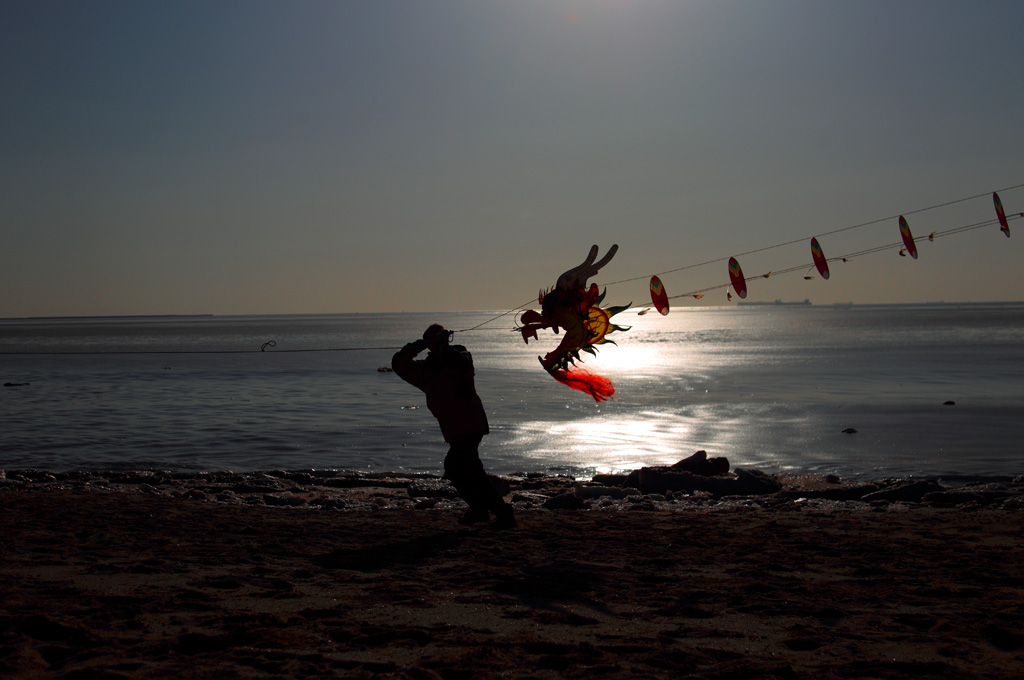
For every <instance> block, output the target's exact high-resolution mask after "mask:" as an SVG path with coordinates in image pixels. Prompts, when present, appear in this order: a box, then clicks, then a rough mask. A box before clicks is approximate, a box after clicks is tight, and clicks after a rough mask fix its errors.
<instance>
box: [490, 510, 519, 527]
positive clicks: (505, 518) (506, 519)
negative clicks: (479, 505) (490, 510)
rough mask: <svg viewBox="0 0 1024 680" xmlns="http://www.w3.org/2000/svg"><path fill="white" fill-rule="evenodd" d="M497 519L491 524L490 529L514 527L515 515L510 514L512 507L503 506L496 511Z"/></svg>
mask: <svg viewBox="0 0 1024 680" xmlns="http://www.w3.org/2000/svg"><path fill="white" fill-rule="evenodd" d="M495 514H496V515H497V519H495V520H494V522H493V523H492V524H491V528H492V529H515V528H516V517H515V515H513V514H512V508H511V507H509V506H507V505H506V506H505V507H504V508H502V509H501V510H499V511H498V512H497V513H495Z"/></svg>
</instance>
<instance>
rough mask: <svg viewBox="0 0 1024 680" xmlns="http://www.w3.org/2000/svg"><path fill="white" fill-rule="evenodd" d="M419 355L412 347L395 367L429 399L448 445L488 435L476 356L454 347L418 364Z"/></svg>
mask: <svg viewBox="0 0 1024 680" xmlns="http://www.w3.org/2000/svg"><path fill="white" fill-rule="evenodd" d="M418 351H419V348H418V347H417V343H409V344H408V345H406V346H405V347H403V348H402V349H401V350H399V351H398V352H396V353H395V356H394V357H392V359H391V367H392V368H393V369H394V370H395V373H397V374H398V376H399V377H400V378H402V380H405V381H406V382H407V383H410V384H412V385H415V386H416V387H418V388H420V389H421V390H423V392H424V393H425V394H426V395H427V408H429V409H430V412H431V413H433V414H434V417H435V418H437V422H438V424H439V425H440V426H441V434H442V435H444V439H445V441H447V442H450V441H452V438H453V437H458V436H459V435H467V434H479V435H485V434H487V433H488V432H489V431H490V430H489V428H488V427H487V414H486V413H485V412H484V405H483V402H481V401H480V397H479V396H478V395H477V393H476V386H475V385H474V382H473V375H474V371H473V355H471V354H470V353H469V351H468V350H467V349H466V348H465V347H463V346H462V345H451V346H448V347H446V348H445V349H444V350H443V351H441V352H431V353H430V354H429V355H428V356H427V358H426V359H422V360H419V361H417V360H415V359H414V357H415V356H416V354H417V353H418Z"/></svg>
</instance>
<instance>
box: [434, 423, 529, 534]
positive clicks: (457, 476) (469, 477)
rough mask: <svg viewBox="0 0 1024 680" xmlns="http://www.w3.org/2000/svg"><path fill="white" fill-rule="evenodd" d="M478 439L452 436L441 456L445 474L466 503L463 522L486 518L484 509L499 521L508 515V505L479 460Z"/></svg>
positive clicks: (509, 513) (471, 436)
mask: <svg viewBox="0 0 1024 680" xmlns="http://www.w3.org/2000/svg"><path fill="white" fill-rule="evenodd" d="M482 438H483V436H482V435H469V436H464V437H459V438H457V439H454V440H453V441H452V442H451V448H450V449H449V451H448V455H447V456H446V457H445V459H444V470H445V477H447V478H448V480H449V481H450V482H451V483H452V485H453V486H454V487H455V490H456V491H458V492H459V495H460V496H462V499H463V500H464V501H466V503H467V504H468V505H469V512H467V513H466V516H465V517H464V519H465V520H467V522H471V521H484V520H486V519H488V518H489V515H488V514H487V513H488V511H491V512H494V513H495V514H496V515H497V516H498V518H499V520H500V519H502V517H506V518H508V517H511V514H512V508H511V507H510V506H508V505H507V504H506V503H505V501H504V499H503V498H502V497H501V496H500V495H499V494H498V492H497V490H495V488H494V486H493V485H492V484H491V482H490V480H489V479H488V478H487V473H486V472H484V466H483V463H482V462H480V454H479V452H478V449H479V446H480V440H481V439H482Z"/></svg>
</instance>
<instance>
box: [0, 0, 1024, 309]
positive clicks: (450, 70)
mask: <svg viewBox="0 0 1024 680" xmlns="http://www.w3.org/2000/svg"><path fill="white" fill-rule="evenodd" d="M1021 26H1024V2H1020V1H1018V0H1007V1H991V2H946V1H943V0H924V1H917V0H907V1H901V2H893V1H891V0H882V1H872V0H867V1H861V2H847V3H839V2H819V1H792V0H774V1H772V2H755V1H752V0H751V1H744V2H731V1H723V0H713V1H712V0H694V1H686V0H662V1H659V0H632V1H622V0H604V1H602V0H593V1H588V0H566V1H558V0H516V1H515V2H509V1H507V0H490V1H488V0H466V1H461V2H460V1H446V2H440V1H439V2H404V1H392V0H374V1H373V2H354V1H353V2H342V1H327V0H322V1H310V0H305V1H297V2H269V1H262V0H244V1H235V0H219V1H218V2H212V3H211V2H207V1H205V0H203V1H201V2H192V1H188V0H176V1H175V2H163V3H153V2H135V1H134V0H126V1H123V2H112V1H107V0H91V1H90V2H77V1H75V2H72V1H46V0H42V1H39V2H13V1H10V0H7V1H3V2H0V92H2V93H3V95H2V103H0V129H2V131H3V132H2V134H0V179H2V182H0V317H21V316H61V315H121V314H190V313H213V314H269V313H321V312H323V313H328V312H370V311H442V310H475V309H495V310H503V309H510V308H513V307H517V306H519V305H522V304H524V303H527V302H529V301H530V300H531V299H533V298H534V297H535V296H536V294H537V290H538V289H539V288H542V287H549V286H552V285H553V284H554V282H555V279H556V278H557V276H558V275H559V274H560V273H561V272H562V271H564V270H566V269H568V268H570V267H572V266H574V265H576V264H578V263H579V262H581V261H582V260H583V258H584V256H585V255H586V252H587V250H588V248H589V247H590V245H591V244H600V245H601V249H602V252H603V251H604V249H605V248H607V247H608V246H609V245H611V244H612V243H618V244H619V246H620V250H619V254H618V255H617V256H616V257H615V259H614V260H612V262H611V264H609V265H608V267H607V268H606V269H605V270H604V271H602V272H601V273H600V274H599V275H598V276H597V277H596V278H595V280H596V281H597V282H598V283H602V282H612V281H619V280H622V279H630V278H635V277H640V280H636V281H631V282H628V283H622V284H616V285H612V286H611V287H610V288H609V295H608V302H610V303H613V304H621V303H623V302H627V301H630V300H633V301H636V302H644V301H645V300H647V299H649V298H647V281H646V277H648V276H650V275H651V274H654V273H660V272H666V271H669V270H675V269H679V268H682V267H687V266H689V265H693V264H696V263H700V262H704V261H707V260H718V259H721V258H728V257H729V256H730V255H734V254H738V253H744V252H747V251H752V250H756V249H760V248H764V247H766V246H772V245H775V244H779V243H784V242H787V241H791V240H803V239H806V241H809V239H810V237H811V236H815V235H822V234H825V233H827V232H830V231H834V230H836V229H841V228H844V227H849V226H852V225H857V224H861V223H864V222H869V221H872V220H876V219H880V218H886V217H890V216H895V215H898V214H900V213H911V212H913V211H915V210H918V209H920V208H924V207H928V206H933V205H937V204H941V203H945V202H947V201H954V200H957V199H960V198H964V197H968V196H974V195H978V194H985V195H984V196H982V197H980V198H977V199H974V200H971V201H964V202H962V203H957V204H955V205H952V206H948V207H945V208H939V209H936V210H931V211H927V212H923V213H918V214H911V215H908V221H909V222H910V226H911V228H912V229H913V230H914V232H915V235H916V236H917V237H918V238H919V240H922V241H923V242H922V243H920V244H919V246H918V249H919V252H920V258H919V259H917V260H912V259H911V258H909V257H899V256H898V254H897V249H896V248H893V249H891V250H888V251H885V252H882V253H876V254H872V255H869V256H865V257H861V258H856V259H853V260H851V261H850V262H848V263H845V264H843V263H838V262H837V263H833V265H832V277H831V279H830V280H828V281H824V280H822V279H821V278H820V277H817V276H815V278H814V279H812V280H805V279H804V277H803V276H802V275H801V273H800V272H797V273H793V274H787V275H783V276H778V277H773V278H771V279H768V280H757V281H752V282H750V284H749V288H750V296H749V297H748V300H769V301H770V300H774V299H776V298H782V299H786V300H793V299H797V300H802V299H804V298H809V299H811V300H812V301H813V302H815V303H816V304H828V303H832V302H847V301H852V302H857V303H880V302H881V303H885V302H925V301H939V300H945V301H997V300H1018V299H1022V298H1024V295H1022V290H1024V287H1022V285H1021V284H1022V280H1024V279H1022V275H1021V269H1020V267H1021V261H1022V259H1021V258H1022V255H1024V252H1022V242H1024V221H1021V222H1011V229H1014V228H1015V229H1016V231H1015V233H1014V237H1013V238H1011V239H1006V238H1005V237H1004V236H1003V235H1002V234H1001V233H999V229H998V227H996V226H991V227H986V228H984V229H979V230H974V231H969V232H966V233H963V234H958V235H954V236H949V237H947V238H940V239H937V240H936V241H935V242H934V243H930V242H927V241H924V240H923V237H924V236H926V235H927V234H928V233H929V232H931V231H943V230H948V229H953V228H956V227H960V226H964V225H968V224H973V223H977V222H980V221H984V220H989V219H992V218H994V211H993V209H992V202H991V197H990V192H992V191H994V190H998V189H1002V188H1006V187H1012V186H1015V185H1018V184H1021V183H1024V163H1022V159H1024V126H1022V124H1021V123H1022V121H1024V88H1022V87H1021V84H1022V83H1024V41H1022V40H1021V35H1020V27H1021ZM1001 197H1002V201H1003V204H1004V205H1005V206H1006V210H1007V212H1008V213H1011V214H1013V213H1019V212H1021V211H1024V188H1017V189H1011V190H1007V191H1004V192H1002V193H1001ZM1018 225H1019V226H1018ZM819 240H820V241H821V244H822V247H823V248H824V250H825V254H826V255H827V256H829V257H835V256H838V255H842V254H846V253H852V252H856V251H861V250H864V249H868V248H872V247H875V246H881V245H885V244H889V243H895V242H897V241H898V240H899V231H898V226H897V221H896V219H895V217H894V218H893V219H891V220H887V221H885V222H882V223H879V224H873V225H868V226H865V227H862V228H858V229H853V230H849V231H844V232H842V233H839V234H834V235H829V236H821V237H820V239H819ZM810 261H811V257H810V249H809V245H808V243H806V242H801V243H798V244H794V245H791V246H786V247H780V248H774V249H771V250H767V251H763V252H759V253H754V254H751V255H747V256H744V257H743V258H741V263H742V265H743V267H744V270H745V271H746V273H747V275H748V276H750V275H751V274H755V273H763V272H767V271H771V270H775V271H778V270H782V269H787V268H790V267H795V266H799V265H803V264H805V263H806V264H808V265H809V264H810ZM812 273H813V272H812ZM662 280H663V281H664V284H665V287H666V289H667V291H668V293H669V294H670V295H674V294H679V293H683V292H687V291H691V290H698V289H701V288H706V287H710V286H715V285H719V284H723V283H726V282H728V274H727V267H726V264H725V262H724V261H719V262H716V263H714V264H711V265H707V266H703V267H696V268H693V269H685V270H683V271H679V272H674V273H669V274H665V275H664V276H663V277H662ZM677 303H681V304H702V305H720V304H725V303H726V296H725V290H724V289H719V290H716V291H713V292H710V293H709V294H708V296H707V297H706V298H705V299H704V300H702V301H700V302H699V303H698V302H696V301H693V300H689V301H686V302H683V301H677Z"/></svg>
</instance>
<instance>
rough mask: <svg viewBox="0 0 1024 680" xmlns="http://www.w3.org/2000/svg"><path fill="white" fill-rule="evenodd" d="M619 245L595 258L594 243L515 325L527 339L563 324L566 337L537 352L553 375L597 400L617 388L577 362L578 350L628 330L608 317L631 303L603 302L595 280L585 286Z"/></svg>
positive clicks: (594, 346)
mask: <svg viewBox="0 0 1024 680" xmlns="http://www.w3.org/2000/svg"><path fill="white" fill-rule="evenodd" d="M618 249H619V246H617V245H613V246H612V247H611V248H609V249H608V252H607V253H605V255H604V257H602V258H601V259H600V260H598V261H597V262H595V261H594V260H595V259H596V258H597V251H598V248H597V246H593V247H592V248H591V249H590V254H589V255H587V259H586V260H584V261H583V264H581V265H580V266H578V267H575V268H573V269H570V270H569V271H567V272H565V273H564V274H562V275H561V276H559V277H558V281H557V282H556V283H555V287H554V288H552V289H551V290H548V291H544V290H541V292H540V295H538V297H537V302H538V303H540V305H541V311H540V312H535V311H533V310H532V309H531V310H527V311H526V312H524V313H523V315H522V316H521V317H520V324H521V326H520V327H518V328H517V329H516V330H518V331H520V332H521V333H522V335H523V340H524V341H525V342H526V343H527V344H529V342H530V338H533V339H534V340H536V339H537V331H538V330H539V329H541V328H550V329H551V330H552V331H554V332H555V334H556V335H557V334H558V332H559V329H562V330H564V331H565V337H563V338H562V342H561V343H560V344H559V345H558V347H556V348H555V349H554V350H553V351H551V352H549V353H548V354H547V355H545V356H543V357H537V358H538V359H540V364H541V366H543V367H544V370H546V371H547V372H548V373H549V374H550V375H551V377H553V378H554V379H555V380H557V381H558V382H560V383H562V384H564V385H568V386H569V387H571V388H573V389H574V390H580V391H581V392H586V393H587V394H589V395H590V396H592V397H593V398H594V400H595V401H598V402H601V401H604V400H606V399H609V398H610V397H611V396H612V395H613V394H615V388H614V387H613V386H612V382H611V381H610V380H608V379H607V378H605V377H603V376H600V375H595V374H593V373H590V372H589V371H586V370H585V369H582V368H580V367H578V366H576V361H577V360H580V353H581V352H587V353H588V354H593V355H596V354H597V345H603V344H605V343H609V342H610V343H611V344H613V345H614V344H615V343H614V342H613V341H611V340H609V339H608V337H607V336H608V335H609V334H610V333H612V332H614V331H627V330H629V328H628V327H623V326H616V325H615V324H613V323H612V322H611V318H612V317H613V316H615V315H616V314H618V313H619V312H621V311H622V310H624V309H628V308H629V305H623V306H621V307H601V304H602V302H603V301H604V296H605V293H599V292H598V288H597V284H596V283H591V284H590V287H589V288H588V287H587V279H589V278H590V277H591V276H593V275H594V274H596V273H597V272H598V271H599V270H600V269H601V267H603V266H605V265H606V264H608V262H609V261H610V260H611V259H612V257H613V256H614V255H615V252H616V251H617V250H618ZM606 292H607V291H606Z"/></svg>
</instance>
